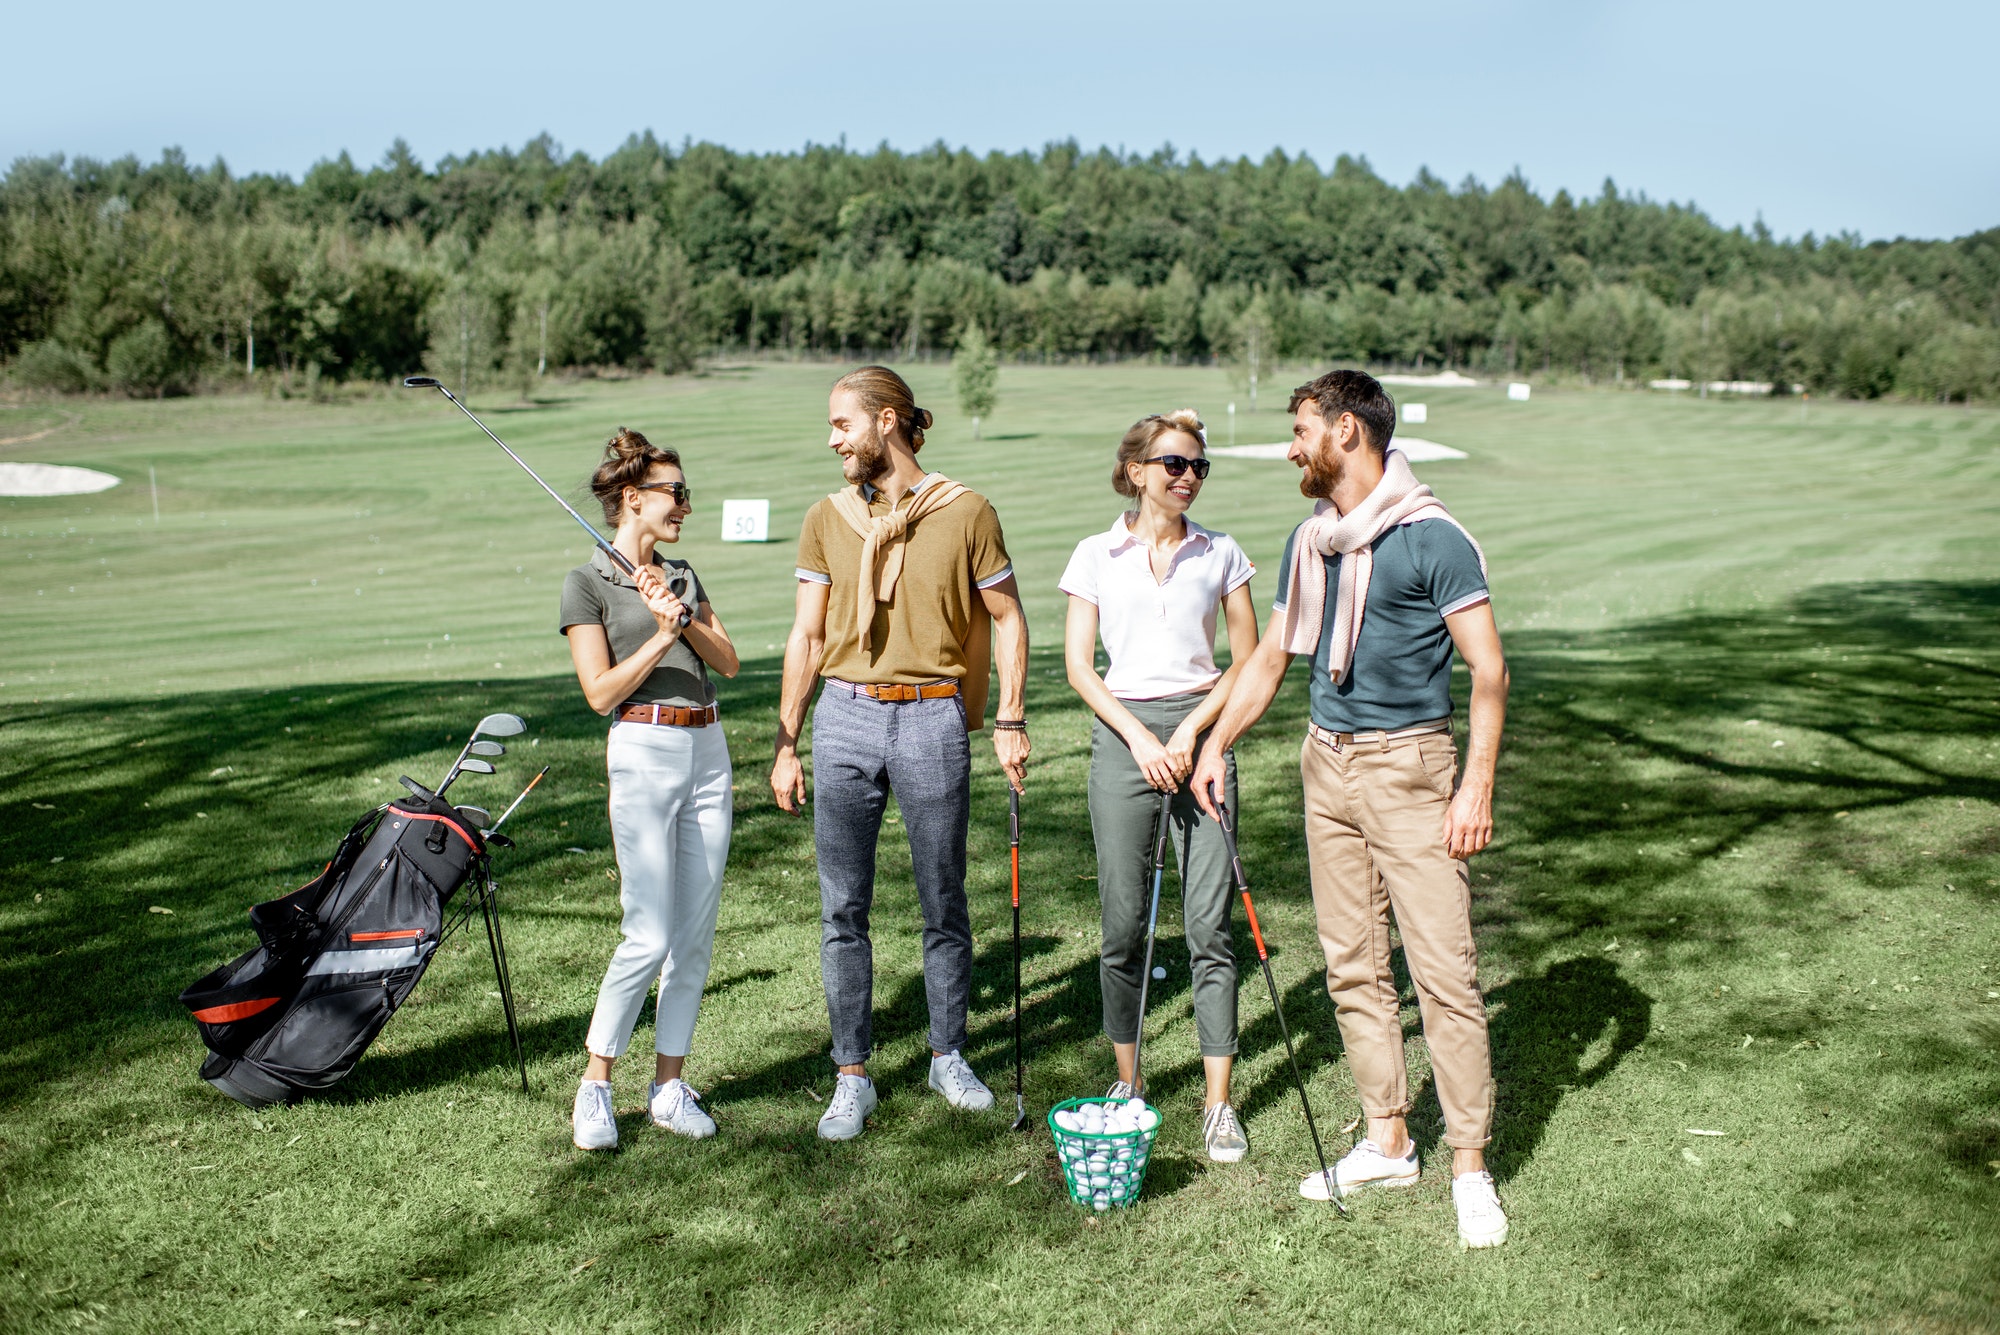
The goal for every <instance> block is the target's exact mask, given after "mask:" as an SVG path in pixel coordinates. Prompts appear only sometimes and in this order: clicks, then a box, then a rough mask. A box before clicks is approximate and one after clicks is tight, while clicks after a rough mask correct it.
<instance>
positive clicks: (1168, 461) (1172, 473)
mask: <svg viewBox="0 0 2000 1335" xmlns="http://www.w3.org/2000/svg"><path fill="white" fill-rule="evenodd" d="M1139 462H1140V463H1142V464H1158V465H1160V466H1161V467H1162V468H1164V469H1166V470H1167V476H1168V477H1179V476H1180V475H1181V474H1182V473H1185V472H1187V471H1188V469H1190V468H1192V469H1193V470H1194V480H1195V481H1197V482H1199V481H1201V480H1202V479H1203V478H1206V477H1207V476H1208V460H1206V459H1183V458H1181V456H1180V455H1178V454H1162V455H1160V456H1158V457H1157V458H1153V459H1141V460H1140V461H1139Z"/></svg>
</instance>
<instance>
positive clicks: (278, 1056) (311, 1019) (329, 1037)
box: [248, 976, 396, 1090]
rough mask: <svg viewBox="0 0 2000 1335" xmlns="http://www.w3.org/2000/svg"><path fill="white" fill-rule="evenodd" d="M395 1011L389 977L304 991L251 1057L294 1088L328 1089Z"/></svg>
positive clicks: (340, 1077)
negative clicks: (309, 991)
mask: <svg viewBox="0 0 2000 1335" xmlns="http://www.w3.org/2000/svg"><path fill="white" fill-rule="evenodd" d="M310 986H311V985H310V984H308V988H310ZM395 1009H396V1007H395V1000H394V998H393V997H392V996H391V995H390V980H389V978H388V977H386V976H374V977H369V978H363V979H360V980H357V981H355V982H351V983H342V984H336V985H334V986H331V987H328V988H327V989H326V990H324V991H321V992H314V993H312V994H311V995H306V994H304V993H302V994H301V995H300V997H299V999H298V1000H297V1001H295V1002H294V1003H293V1004H292V1007H291V1010H290V1012H289V1013H288V1014H287V1015H286V1016H285V1018H284V1020H283V1021H281V1022H280V1023H279V1024H278V1026H277V1027H276V1028H274V1029H272V1030H271V1032H270V1033H268V1034H266V1035H265V1036H264V1039H263V1041H262V1042H260V1043H258V1044H257V1045H256V1046H255V1047H254V1048H252V1049H251V1051H250V1052H249V1054H248V1056H249V1058H250V1060H251V1061H253V1062H255V1063H256V1064H257V1065H258V1066H260V1067H262V1068H263V1069H265V1070H266V1071H269V1072H270V1073H271V1074H272V1075H274V1076H276V1077H278V1078H279V1079H281V1080H283V1081H285V1082H286V1083H287V1084H288V1085H290V1086H291V1087H292V1088H294V1089H299V1090H309V1089H328V1088H331V1087H332V1086H334V1085H336V1084H338V1083H339V1082H340V1081H341V1080H342V1079H343V1078H344V1077H345V1076H346V1075H347V1073H348V1072H349V1071H351V1070H352V1069H354V1063H355V1062H356V1061H358V1060H360V1058H361V1054H362V1053H363V1052H365V1051H367V1049H368V1045H369V1044H370V1043H372V1042H374V1041H375V1036H376V1035H377V1034H379V1033H381V1032H382V1026H383V1025H385V1024H387V1023H388V1022H389V1017H390V1016H391V1015H393V1014H394V1013H395Z"/></svg>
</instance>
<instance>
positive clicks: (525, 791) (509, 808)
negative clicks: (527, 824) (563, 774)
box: [487, 765, 549, 834]
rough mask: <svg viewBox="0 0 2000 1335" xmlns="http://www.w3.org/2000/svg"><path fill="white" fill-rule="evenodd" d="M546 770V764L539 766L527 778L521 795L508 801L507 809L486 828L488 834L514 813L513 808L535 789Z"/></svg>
mask: <svg viewBox="0 0 2000 1335" xmlns="http://www.w3.org/2000/svg"><path fill="white" fill-rule="evenodd" d="M548 772H549V767H548V766H547V765H544V766H542V767H541V769H540V770H539V771H537V772H536V774H535V777H534V778H532V779H530V780H528V786H527V787H526V788H523V789H522V790H521V795H520V796H519V797H517V798H515V799H514V800H513V801H512V802H509V803H508V804H507V809H506V810H505V811H503V812H501V813H500V819H499V820H496V821H494V822H493V824H492V827H491V828H490V829H488V830H487V833H488V834H491V833H492V832H493V831H494V830H497V829H499V828H500V827H501V826H502V825H505V824H506V823H507V818H508V817H509V816H511V815H513V814H514V808H515V807H518V806H520V805H521V803H522V802H524V801H526V800H527V797H528V794H529V793H532V792H534V791H535V785H536V784H538V783H540V782H541V781H542V776H543V775H544V774H547V773H548Z"/></svg>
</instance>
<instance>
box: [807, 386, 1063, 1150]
mask: <svg viewBox="0 0 2000 1335" xmlns="http://www.w3.org/2000/svg"><path fill="white" fill-rule="evenodd" d="M827 422H828V425H829V426H831V427H832V433H831V435H830V437H829V438H828V440H827V446H828V448H830V449H831V450H833V452H834V453H835V454H837V455H839V456H840V463H841V474H842V476H843V477H845V478H846V480H847V484H848V485H847V486H846V487H845V488H843V489H842V490H840V491H837V492H834V493H833V494H832V495H830V496H828V497H827V498H826V499H825V500H822V501H820V502H818V503H817V504H815V505H814V506H813V507H812V509H811V510H809V511H807V513H806V518H805V523H804V525H803V526H802V527H801V529H800V531H799V555H798V568H797V571H796V573H797V576H798V602H797V609H796V612H795V614H794V619H793V623H792V633H791V636H790V638H789V639H788V640H787V641H786V643H785V672H784V685H783V692H782V695H781V697H780V700H779V705H778V737H777V755H776V758H775V760H774V762H773V764H772V766H771V792H772V794H773V796H775V797H776V798H777V801H778V805H779V807H781V808H782V809H784V810H785V811H788V812H797V811H799V810H801V809H802V808H803V806H804V803H805V799H806V780H805V771H804V769H803V767H802V766H801V765H800V763H799V754H798V740H799V734H800V733H801V731H802V730H803V729H804V726H805V713H806V705H807V703H808V702H809V701H810V699H811V697H812V693H813V687H814V683H815V679H816V678H823V679H824V683H825V684H824V686H823V688H822V689H821V690H820V693H819V702H818V704H817V706H816V707H815V708H814V710H813V782H814V786H815V789H816V792H815V795H814V796H815V801H814V805H813V847H814V850H815V852H816V854H817V856H818V862H819V883H820V973H821V976H822V981H823V983H824V986H825V988H826V1010H827V1018H828V1020H829V1022H830V1023H831V1026H832V1029H833V1061H834V1065H835V1066H836V1067H838V1068H839V1073H838V1075H837V1077H836V1079H835V1082H834V1091H833V1096H832V1097H831V1098H829V1099H828V1100H827V1106H826V1111H825V1112H824V1113H823V1114H822V1115H821V1117H820V1119H819V1134H820V1136H821V1137H822V1138H823V1139H826V1140H851V1139H853V1138H854V1137H856V1136H858V1135H860V1134H861V1132H862V1129H863V1127H864V1125H865V1124H866V1121H867V1118H868V1115H869V1113H871V1112H872V1111H874V1109H875V1105H876V1093H875V1086H874V1082H873V1081H871V1080H870V1079H869V1078H868V1070H867V1062H868V1058H869V1056H870V1055H871V1052H872V1044H873V1028H872V1018H873V1017H872V1011H873V1008H874V987H875V963H874V947H873V944H872V942H871V941H870V938H869V911H870V908H871V907H872V905H873V903H874V898H875V847H876V840H877V838H878V837H879V835H880V832H881V826H882V817H883V814H884V811H885V809H886V807H887V805H888V799H889V796H890V794H892V793H893V794H894V795H895V798H896V805H897V807H898V809H899V810H900V811H901V813H902V818H903V827H904V830H905V832H906V834H907V835H908V838H909V843H910V861H911V864H912V870H913V871H914V873H915V877H916V884H917V898H918V901H919V903H920V904H921V905H922V909H923V919H924V936H923V941H924V995H925V999H926V1001H927V1002H928V1003H929V1010H930V1047H931V1064H930V1079H929V1084H930V1087H931V1088H932V1089H935V1090H937V1091H938V1093H940V1094H941V1095H943V1096H944V1099H945V1101H946V1102H947V1103H949V1104H950V1105H951V1106H952V1107H954V1108H964V1109H970V1110H975V1111H976V1110H981V1109H986V1108H990V1107H992V1106H993V1093H992V1091H991V1090H989V1089H988V1088H987V1087H986V1086H985V1084H984V1083H982V1082H981V1081H980V1079H979V1077H978V1076H977V1075H975V1074H974V1073H973V1070H972V1068H971V1067H970V1066H969V1065H967V1064H966V1061H965V1058H964V1057H963V1056H961V1055H960V1051H959V1050H960V1048H962V1047H963V1046H964V1043H965V1015H966V1007H967V1004H968V1001H969V998H970V994H971V990H972V922H971V914H970V913H969V911H968V910H967V907H966V901H965V838H966V828H967V823H968V820H969V817H970V811H971V774H972V753H971V748H970V745H969V743H968V740H967V734H968V733H969V732H974V731H977V730H978V729H980V728H981V727H983V726H984V725H985V710H986V692H987V679H988V672H989V667H990V663H991V660H992V658H994V657H997V659H998V661H999V668H1000V704H999V709H998V712H997V716H996V717H995V719H994V721H993V727H994V736H993V750H994V753H995V754H996V755H997V756H998V757H999V760H1000V765H1001V768H1002V769H1003V770H1005V771H1006V774H1007V781H1008V782H1009V783H1010V784H1012V785H1013V786H1014V788H1015V790H1016V791H1019V790H1020V788H1021V779H1022V774H1023V770H1024V768H1025V766H1026V764H1027V759H1028V734H1027V720H1026V717H1025V714H1024V709H1023V692H1024V687H1025V685H1026V679H1027V665H1028V623H1027V618H1026V617H1025V616H1023V615H1022V612H1021V599H1020V594H1019V592H1018V591H1017V589H1016V587H1015V583H1014V567H1013V565H1012V563H1011V562H1010V561H1009V560H1008V558H1007V546H1006V542H1005V540H1004V538H1003V537H1002V535H1001V532H1000V520H999V517H998V516H997V515H995V514H994V512H993V507H992V506H991V505H990V504H988V503H987V501H986V498H985V497H983V496H980V495H979V494H977V493H976V492H974V491H972V490H971V489H970V488H968V487H965V486H962V485H961V484H959V483H956V482H953V481H952V480H951V479H949V478H947V477H945V476H944V475H943V474H942V473H933V472H926V471H925V469H924V468H923V466H922V465H921V464H919V463H918V462H917V452H918V451H919V450H921V449H922V448H923V444H924V431H925V430H926V429H927V428H928V427H929V426H930V425H931V415H930V413H929V412H927V411H925V410H924V409H922V408H919V407H918V406H917V404H916V399H915V397H914V396H913V395H912V394H911V392H910V387H909V385H908V384H907V383H905V381H904V380H903V377H901V376H900V375H898V374H896V373H895V372H894V371H892V370H890V369H889V368H888V367H886V366H864V367H861V368H859V369H858V370H854V371H850V372H848V373H847V374H846V375H844V376H842V377H841V378H840V379H839V380H838V381H836V382H835V383H834V386H833V392H832V393H831V394H830V395H829V396H828V400H827Z"/></svg>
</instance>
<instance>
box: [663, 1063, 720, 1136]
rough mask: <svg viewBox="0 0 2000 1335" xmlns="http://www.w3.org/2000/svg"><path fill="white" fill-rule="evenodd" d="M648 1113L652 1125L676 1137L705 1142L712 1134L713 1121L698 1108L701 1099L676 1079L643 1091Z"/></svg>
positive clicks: (688, 1086) (686, 1085)
mask: <svg viewBox="0 0 2000 1335" xmlns="http://www.w3.org/2000/svg"><path fill="white" fill-rule="evenodd" d="M646 1103H647V1110H648V1111H649V1112H650V1113H652V1115H653V1125H654V1126H659V1127H665V1128H666V1129H667V1130H669V1131H672V1132H673V1133H675V1134H676V1135H682V1136H687V1137H690V1138H691V1139H694V1140H705V1139H707V1138H708V1137H710V1136H712V1135H714V1134H715V1119H714V1118H713V1117H710V1116H709V1115H708V1114H707V1113H705V1112H703V1111H702V1108H701V1095H699V1094H697V1093H695V1092H694V1087H693V1086H691V1085H690V1084H688V1082H687V1081H685V1080H682V1079H679V1078H675V1079H673V1080H669V1081H667V1083H666V1084H664V1085H653V1086H651V1087H650V1088H649V1089H648V1090H647V1091H646Z"/></svg>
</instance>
